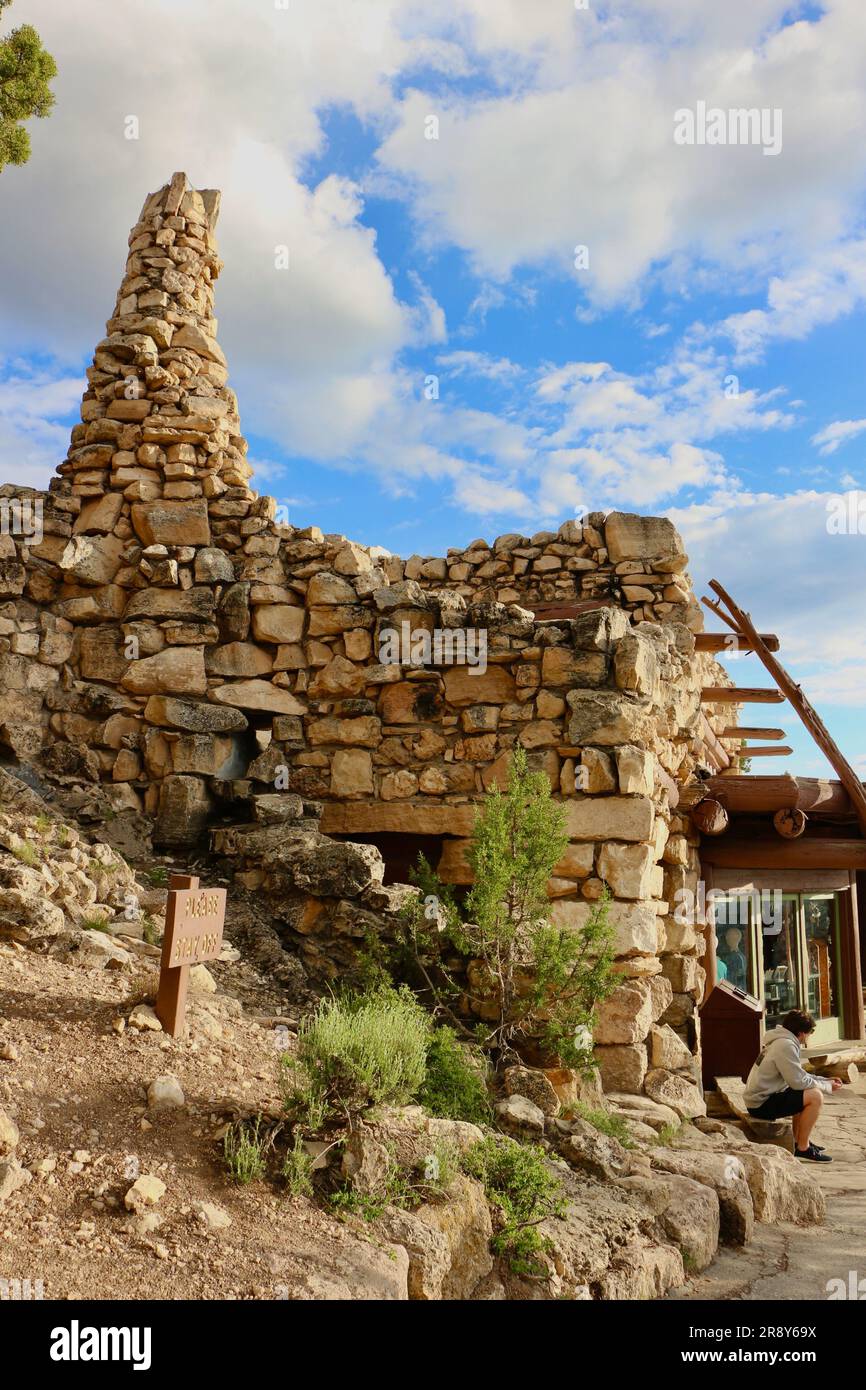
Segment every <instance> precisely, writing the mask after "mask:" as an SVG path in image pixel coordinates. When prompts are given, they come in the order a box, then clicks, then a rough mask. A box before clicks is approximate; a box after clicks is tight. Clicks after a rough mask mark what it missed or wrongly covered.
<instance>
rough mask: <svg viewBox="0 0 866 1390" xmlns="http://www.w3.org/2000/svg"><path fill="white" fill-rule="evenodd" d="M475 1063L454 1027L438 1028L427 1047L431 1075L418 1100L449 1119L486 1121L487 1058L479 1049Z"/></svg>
mask: <svg viewBox="0 0 866 1390" xmlns="http://www.w3.org/2000/svg"><path fill="white" fill-rule="evenodd" d="M475 1058H476V1060H475V1063H474V1064H473V1061H472V1059H471V1057H470V1056H469V1055H468V1049H467V1048H466V1047H465V1046H463V1045H461V1044H460V1043H459V1042H458V1041H457V1034H456V1033H455V1032H454V1029H453V1028H448V1027H443V1028H435V1029H434V1030H433V1036H432V1037H431V1039H430V1046H429V1048H428V1049H427V1075H426V1076H425V1078H424V1084H423V1086H422V1087H421V1089H420V1091H419V1092H418V1096H417V1099H418V1100H419V1101H420V1103H421V1104H422V1105H423V1106H425V1108H426V1109H427V1110H429V1111H430V1114H431V1115H439V1116H441V1117H442V1118H443V1119H445V1120H469V1121H470V1122H471V1123H472V1124H476V1125H480V1124H485V1123H486V1122H487V1121H489V1119H490V1117H491V1113H492V1111H491V1105H490V1096H489V1094H488V1091H487V1086H486V1083H485V1079H484V1072H485V1071H486V1067H487V1062H486V1059H485V1058H484V1057H483V1056H482V1055H481V1054H480V1053H479V1052H478V1051H477V1050H476V1053H475Z"/></svg>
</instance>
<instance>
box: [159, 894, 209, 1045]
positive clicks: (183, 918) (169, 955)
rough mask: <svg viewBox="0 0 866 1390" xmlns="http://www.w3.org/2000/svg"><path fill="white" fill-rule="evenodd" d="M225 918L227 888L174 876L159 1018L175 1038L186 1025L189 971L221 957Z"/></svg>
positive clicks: (167, 909) (167, 912)
mask: <svg viewBox="0 0 866 1390" xmlns="http://www.w3.org/2000/svg"><path fill="white" fill-rule="evenodd" d="M225 915H226V890H225V889H224V888H200V887H199V881H198V879H197V878H191V877H189V876H188V875H187V874H172V876H171V879H170V880H169V894H168V901H167V902H166V906H165V935H164V936H163V939H162V959H161V961H160V970H159V990H158V992H157V996H156V1015H157V1018H158V1019H159V1021H160V1023H161V1024H162V1026H163V1028H164V1029H165V1031H166V1032H167V1033H170V1034H171V1036H172V1037H173V1038H176V1037H179V1036H180V1034H181V1033H182V1032H183V1030H184V1026H185V1017H186V993H187V986H188V983H189V968H190V966H191V965H201V964H202V963H203V962H204V961H206V960H215V959H216V957H217V956H218V955H219V953H220V951H221V949H222V944H223V924H224V922H225Z"/></svg>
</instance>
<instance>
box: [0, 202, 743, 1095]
mask: <svg viewBox="0 0 866 1390" xmlns="http://www.w3.org/2000/svg"><path fill="white" fill-rule="evenodd" d="M217 209H218V195H216V194H215V193H212V192H208V191H205V192H203V193H199V192H196V191H195V190H193V189H192V188H191V187H190V186H189V184H188V182H187V180H186V178H185V177H184V176H183V175H176V176H175V177H174V178H173V179H172V181H171V183H170V184H169V185H167V186H166V187H165V188H163V189H161V190H160V191H159V192H158V193H155V194H153V195H151V196H150V197H149V198H148V199H147V200H146V202H145V205H144V208H143V209H142V213H141V216H140V218H139V221H138V223H137V224H136V226H135V227H134V228H133V230H132V232H131V234H130V254H129V259H128V261H127V267H126V274H125V277H124V279H123V282H122V285H121V288H120V291H119V294H118V299H117V304H116V306H115V311H114V314H113V316H112V318H111V319H110V320H109V321H108V324H107V326H106V334H107V336H106V338H105V339H104V340H103V341H102V342H101V343H100V344H99V345H98V347H97V349H96V353H95V356H94V362H93V366H92V367H91V368H90V369H89V371H88V388H87V391H86V393H85V396H84V399H83V402H82V409H81V424H79V425H77V426H76V427H75V428H74V430H73V431H72V439H71V444H70V449H69V454H68V457H67V459H66V461H65V462H64V463H62V464H61V465H60V467H59V469H58V476H57V477H56V478H55V479H54V480H53V481H52V483H51V486H50V491H49V493H47V494H28V493H27V492H26V491H25V490H21V489H15V488H14V486H12V485H7V486H6V487H5V488H3V489H0V497H2V496H5V497H6V498H7V499H8V498H11V497H13V496H14V497H15V498H16V499H18V500H19V502H21V501H24V500H27V498H28V496H29V499H30V501H31V502H36V501H40V502H41V503H42V530H43V536H42V539H41V541H40V542H39V543H38V544H28V543H27V537H26V536H22V535H20V534H18V535H16V534H9V533H7V534H4V535H2V536H0V678H2V694H0V736H2V739H3V741H4V742H5V743H6V744H7V745H8V746H9V747H10V748H11V749H12V750H13V751H14V752H15V754H16V755H17V756H19V757H21V758H23V759H26V760H30V759H39V760H40V761H41V762H43V763H44V764H45V765H46V766H47V767H48V768H50V769H51V770H52V771H53V772H54V774H55V775H57V776H60V777H65V778H69V779H78V780H81V779H82V778H84V779H90V780H92V781H99V782H102V783H104V784H106V786H107V787H108V788H109V789H110V795H111V797H112V799H113V803H114V805H115V807H116V809H117V810H120V811H122V810H125V809H129V810H135V811H142V812H144V813H145V814H146V815H148V816H149V817H152V818H153V819H154V822H155V839H156V842H157V843H161V844H163V845H166V846H177V847H179V848H180V847H184V846H191V845H193V844H194V843H195V842H196V841H197V839H199V837H200V836H201V835H202V833H203V832H204V831H205V830H206V829H207V828H210V830H211V832H212V837H213V841H214V845H215V848H217V849H218V850H220V851H221V852H222V853H224V854H225V855H227V856H228V857H229V858H230V859H231V860H232V861H233V863H234V865H235V867H236V870H237V877H238V882H239V883H241V884H242V885H243V886H245V887H247V888H251V889H257V890H258V889H261V890H262V891H264V892H266V893H270V894H271V895H272V901H273V903H274V909H275V917H276V918H277V919H279V920H280V921H281V923H282V924H283V929H284V931H285V933H286V938H287V939H291V940H292V942H293V944H294V945H295V946H296V947H297V949H298V950H299V953H300V954H301V957H302V958H303V959H304V960H305V962H306V964H307V965H308V967H309V968H311V969H313V970H315V971H316V972H317V973H319V974H335V973H339V971H340V970H341V969H342V968H343V961H344V948H345V943H346V941H347V939H351V938H352V937H357V936H358V935H359V928H358V922H361V923H362V924H363V923H365V922H367V918H368V917H369V918H370V919H371V921H373V920H376V913H379V914H380V916H381V914H382V913H384V914H385V915H386V916H387V913H388V912H389V911H391V910H394V909H395V907H396V906H397V905H398V901H399V897H400V894H399V892H397V891H395V890H390V889H388V887H387V885H383V882H382V880H383V865H382V860H381V857H380V856H379V854H378V853H377V851H376V849H375V848H374V847H373V846H372V845H362V846H360V847H358V846H353V845H343V844H336V845H335V843H334V841H333V838H326V837H343V838H344V839H347V840H350V839H351V837H352V836H353V835H364V836H367V837H376V836H399V837H403V838H404V839H405V837H407V836H419V837H435V839H436V841H437V856H436V859H437V867H438V868H439V870H440V873H441V874H442V876H443V878H445V879H448V880H450V881H452V882H455V883H464V882H466V880H467V869H466V862H465V850H466V846H467V842H468V837H469V834H470V832H471V827H472V821H473V817H474V814H475V804H476V803H477V801H478V800H479V799H480V798H481V797H483V795H484V793H485V790H486V789H487V788H489V787H490V786H492V785H494V784H499V785H502V784H503V783H504V779H505V776H506V775H507V766H508V761H509V756H510V750H511V748H513V746H514V745H515V744H516V743H517V742H519V743H520V744H522V745H523V746H524V747H525V748H526V749H527V751H528V753H529V756H530V762H531V764H532V765H533V766H535V767H538V768H542V769H543V770H544V771H545V772H546V773H547V775H548V776H549V778H550V781H551V786H552V788H553V790H554V793H555V794H556V795H557V796H558V797H561V798H562V799H563V800H564V801H565V802H566V803H567V817H568V831H569V836H570V842H571V843H570V846H569V849H568V851H567V853H566V855H565V856H564V858H563V860H562V862H561V863H560V864H559V865H558V866H557V868H556V871H555V874H554V877H553V879H552V881H551V885H550V893H551V897H552V898H553V900H554V908H553V912H554V918H555V920H557V921H559V922H561V923H563V924H578V923H580V922H581V921H582V920H583V919H584V918H585V916H586V914H587V913H588V912H589V910H590V904H591V903H592V901H593V900H594V899H596V898H597V897H598V895H599V893H600V891H601V888H602V882H603V881H605V882H607V884H608V885H609V887H610V889H611V891H612V893H613V896H614V903H613V908H612V916H613V921H614V923H615V926H616V932H617V955H618V962H617V969H618V971H619V973H620V974H621V975H622V976H623V985H622V986H621V988H620V989H618V990H617V992H616V993H615V995H614V996H613V998H612V999H611V1001H609V1003H608V1004H607V1005H606V1006H605V1008H604V1011H603V1016H602V1019H601V1023H600V1027H599V1030H598V1035H597V1042H598V1044H599V1060H600V1063H601V1068H602V1076H603V1079H604V1082H605V1085H606V1088H607V1089H608V1090H617V1091H620V1090H621V1091H632V1092H636V1091H640V1090H641V1089H642V1087H643V1086H644V1085H645V1084H647V1085H648V1084H649V1083H647V1081H646V1076H647V1072H648V1069H649V1073H650V1078H651V1079H652V1076H653V1075H654V1072H655V1071H657V1070H659V1069H661V1070H662V1071H664V1070H666V1069H667V1070H672V1071H673V1072H674V1073H676V1072H677V1070H678V1068H679V1069H680V1070H682V1069H683V1068H685V1071H686V1073H688V1072H689V1069H690V1068H691V1067H692V1066H693V1062H692V1060H691V1058H690V1056H687V1054H686V1051H685V1048H688V1052H689V1053H691V1052H693V1051H694V1050H695V1047H696V1045H697V1036H696V1020H695V1016H694V1015H695V1001H696V999H698V998H699V997H700V992H701V989H702V971H701V967H700V964H699V958H700V954H701V951H702V948H703V941H702V938H701V936H700V934H699V932H698V931H696V929H695V928H694V927H693V926H688V927H687V926H684V925H681V924H679V923H677V922H676V920H675V919H674V916H673V912H672V905H673V902H674V900H675V893H676V891H677V889H679V888H682V887H688V886H692V885H694V884H695V883H696V880H697V873H698V859H697V852H696V846H697V841H698V837H697V834H696V833H695V832H694V830H693V828H692V826H691V824H690V822H689V820H688V817H687V816H686V817H683V816H681V815H680V814H678V812H677V809H676V801H677V788H678V787H679V786H681V785H683V784H684V783H685V782H686V780H687V779H688V778H689V777H690V776H691V775H692V773H693V770H694V768H695V766H696V764H697V762H698V760H699V758H700V755H701V745H700V737H699V720H700V710H701V706H700V688H701V686H702V685H704V684H709V683H715V684H723V683H727V676H726V675H725V673H724V672H722V671H721V668H719V667H718V666H717V665H716V663H715V662H713V661H712V660H711V658H709V657H708V656H705V655H696V654H695V652H694V638H693V634H694V632H695V631H698V630H699V629H700V627H701V617H700V610H699V608H698V606H697V604H696V602H695V599H694V596H693V594H692V591H691V588H690V585H689V582H688V578H687V576H686V573H685V568H686V564H687V557H686V555H685V553H684V551H683V547H682V544H681V542H680V539H679V537H678V535H677V533H676V531H675V530H674V528H673V527H672V525H671V524H670V523H669V522H667V521H665V520H663V519H655V518H640V517H635V516H630V515H627V514H622V513H612V514H610V515H608V516H607V517H606V518H605V517H604V516H603V515H602V514H600V513H595V514H592V515H590V516H589V517H587V518H585V519H584V520H583V522H580V521H574V520H572V521H567V522H565V523H564V524H563V526H561V527H560V528H559V530H558V531H557V532H555V533H554V532H542V533H539V534H537V535H534V536H532V537H522V536H515V535H511V536H504V537H500V538H499V539H498V540H496V541H495V542H494V543H493V544H492V546H487V545H486V544H485V543H484V542H482V541H476V542H473V544H472V545H471V546H469V547H468V548H466V549H465V550H461V551H450V552H449V554H448V556H447V558H444V559H443V558H427V557H420V556H413V557H412V558H410V559H409V560H407V561H402V560H400V559H398V558H396V557H393V556H389V555H387V554H384V553H382V552H381V551H379V550H378V549H377V548H373V549H368V548H365V547H363V546H360V545H356V544H354V543H352V542H350V541H347V540H346V538H345V537H343V536H323V535H322V534H321V532H320V531H318V529H317V528H315V527H311V528H307V529H305V530H299V529H296V528H294V527H291V526H288V525H281V524H278V523H277V521H276V520H275V517H276V505H275V503H274V501H273V499H270V498H267V497H259V496H257V495H256V493H255V492H253V491H252V490H251V489H250V487H249V479H250V476H251V469H250V467H249V464H248V463H247V461H246V452H247V449H246V443H245V441H244V439H243V436H242V435H241V433H240V421H239V418H238V411H237V401H236V399H235V396H234V393H233V392H232V391H231V390H230V388H229V387H228V385H227V375H228V374H227V367H226V363H225V358H224V356H223V354H222V351H221V349H220V348H219V346H218V344H217V341H216V330H217V325H216V320H215V319H214V318H213V282H214V280H215V279H216V276H217V274H218V273H219V269H220V262H219V259H218V257H217V255H216V246H215V240H214V226H215V220H216V215H217ZM587 599H592V600H595V601H599V600H601V601H607V600H609V603H610V606H608V607H605V608H601V609H596V610H593V611H591V612H586V613H583V614H581V616H579V617H576V618H568V619H559V618H551V619H540V620H536V619H535V618H534V617H533V615H532V612H530V611H528V608H527V607H526V606H524V605H532V604H540V603H568V602H574V601H577V600H587ZM403 623H408V624H409V625H410V628H411V629H412V630H414V631H416V630H417V629H419V628H424V629H426V630H428V631H430V632H432V631H433V630H434V629H437V628H439V629H441V628H447V629H450V630H452V631H455V630H460V629H472V630H475V631H483V632H484V633H485V635H486V638H487V647H488V651H487V669H486V671H485V672H484V673H483V674H479V673H477V672H476V673H472V672H471V670H470V669H469V668H468V667H467V666H465V665H453V664H445V665H441V666H439V667H438V668H437V667H434V666H426V667H424V666H415V665H409V666H405V665H404V666H400V665H395V664H386V663H383V662H382V661H381V659H380V641H381V638H382V635H383V633H384V632H387V631H389V630H394V629H396V630H397V631H400V629H401V625H402V624H403ZM730 714H731V710H730V707H728V708H727V709H725V710H722V711H720V715H719V718H720V719H723V720H724V722H725V723H727V722H729V721H730ZM712 722H714V719H713V716H712V715H711V723H712ZM715 727H716V730H717V732H718V731H720V728H721V724H720V723H719V722H718V720H715ZM729 746H730V745H729ZM332 870H333V872H332ZM660 1023H661V1024H668V1025H672V1028H673V1030H674V1032H673V1033H672V1032H671V1029H670V1028H665V1027H660V1026H659V1025H660ZM683 1044H685V1048H684V1047H683ZM678 1047H679V1049H680V1050H679V1051H677V1048H678Z"/></svg>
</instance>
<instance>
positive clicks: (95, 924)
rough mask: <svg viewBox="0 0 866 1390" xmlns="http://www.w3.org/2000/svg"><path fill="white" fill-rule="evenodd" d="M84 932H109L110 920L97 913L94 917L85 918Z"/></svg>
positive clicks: (82, 926) (82, 927) (83, 923)
mask: <svg viewBox="0 0 866 1390" xmlns="http://www.w3.org/2000/svg"><path fill="white" fill-rule="evenodd" d="M81 929H82V931H106V932H107V931H108V918H107V917H102V916H100V915H99V914H98V913H95V914H94V915H93V916H92V917H85V919H84V921H83V922H82V923H81Z"/></svg>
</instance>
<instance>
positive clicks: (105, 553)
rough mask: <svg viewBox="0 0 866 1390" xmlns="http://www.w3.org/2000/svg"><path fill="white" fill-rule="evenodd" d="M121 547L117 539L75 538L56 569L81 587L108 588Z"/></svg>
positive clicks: (117, 563)
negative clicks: (86, 585) (75, 580)
mask: <svg viewBox="0 0 866 1390" xmlns="http://www.w3.org/2000/svg"><path fill="white" fill-rule="evenodd" d="M123 546H124V542H123V541H122V540H120V539H119V538H118V537H117V536H74V537H73V538H72V540H70V541H69V544H68V545H67V546H66V548H65V550H64V551H63V554H62V555H61V557H60V560H59V565H60V568H61V569H62V570H65V571H66V572H67V573H68V574H71V575H73V576H74V578H75V579H77V580H78V581H79V583H81V584H94V585H97V584H98V585H103V584H110V583H111V581H112V579H113V578H114V576H115V575H116V574H117V571H118V570H119V568H120V562H121V558H122V554H123ZM19 592H20V591H19ZM68 616H70V617H71V616H72V615H71V614H70V615H68ZM106 616H108V615H106Z"/></svg>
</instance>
